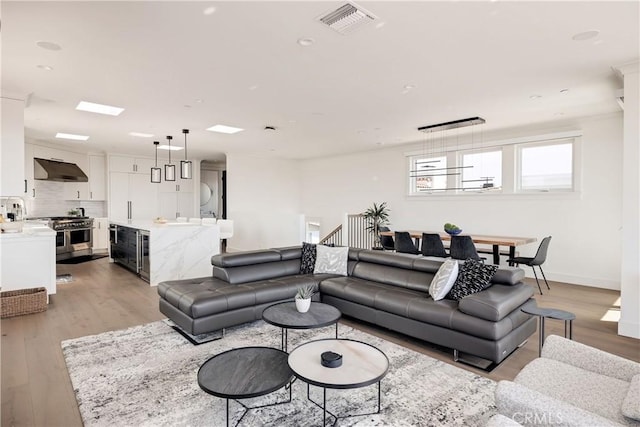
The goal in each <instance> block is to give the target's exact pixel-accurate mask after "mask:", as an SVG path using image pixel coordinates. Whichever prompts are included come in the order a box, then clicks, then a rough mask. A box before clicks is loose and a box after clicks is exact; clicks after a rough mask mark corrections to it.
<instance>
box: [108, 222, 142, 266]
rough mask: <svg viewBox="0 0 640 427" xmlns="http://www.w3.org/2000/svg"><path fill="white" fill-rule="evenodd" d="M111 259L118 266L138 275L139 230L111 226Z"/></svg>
mask: <svg viewBox="0 0 640 427" xmlns="http://www.w3.org/2000/svg"><path fill="white" fill-rule="evenodd" d="M109 227H110V236H111V242H110V244H111V258H112V259H113V262H115V263H116V264H120V265H122V266H123V267H126V268H127V269H129V270H131V271H133V272H134V273H136V274H137V273H138V230H137V229H135V228H131V227H125V226H122V225H116V224H111V225H110V226H109Z"/></svg>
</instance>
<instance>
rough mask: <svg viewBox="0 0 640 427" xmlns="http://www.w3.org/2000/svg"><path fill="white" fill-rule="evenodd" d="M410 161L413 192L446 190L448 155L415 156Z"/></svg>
mask: <svg viewBox="0 0 640 427" xmlns="http://www.w3.org/2000/svg"><path fill="white" fill-rule="evenodd" d="M410 163H411V165H410V171H409V177H410V182H411V184H410V185H411V187H410V188H411V194H421V193H432V192H440V191H445V189H446V188H447V158H446V156H437V157H425V156H413V157H411V160H410Z"/></svg>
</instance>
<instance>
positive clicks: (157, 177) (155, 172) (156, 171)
mask: <svg viewBox="0 0 640 427" xmlns="http://www.w3.org/2000/svg"><path fill="white" fill-rule="evenodd" d="M153 145H155V146H156V166H155V167H153V168H151V182H153V183H155V184H158V183H160V181H162V169H160V168H159V167H158V145H160V141H153Z"/></svg>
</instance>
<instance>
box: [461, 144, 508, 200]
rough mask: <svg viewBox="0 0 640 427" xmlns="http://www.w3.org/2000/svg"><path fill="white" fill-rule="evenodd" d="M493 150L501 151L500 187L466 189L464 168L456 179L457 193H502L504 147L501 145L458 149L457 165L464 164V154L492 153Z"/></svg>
mask: <svg viewBox="0 0 640 427" xmlns="http://www.w3.org/2000/svg"><path fill="white" fill-rule="evenodd" d="M492 152H499V153H500V179H501V182H500V187H493V188H473V189H472V188H469V189H465V188H463V187H464V183H463V182H462V181H463V177H464V170H462V171H461V173H460V175H459V176H458V177H457V179H456V187H457V188H458V189H457V190H456V193H458V194H471V193H487V192H491V193H501V192H502V188H503V187H504V161H505V160H504V158H505V156H504V149H503V147H502V146H501V145H497V146H496V145H493V146H491V147H484V148H473V149H464V150H458V151H456V157H457V165H459V166H460V167H463V166H464V156H465V155H468V154H480V153H492Z"/></svg>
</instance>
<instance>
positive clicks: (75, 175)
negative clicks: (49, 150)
mask: <svg viewBox="0 0 640 427" xmlns="http://www.w3.org/2000/svg"><path fill="white" fill-rule="evenodd" d="M33 177H34V178H35V179H40V180H43V181H62V182H88V181H89V179H88V178H87V175H86V174H85V173H84V172H82V169H80V168H79V167H78V165H76V164H75V163H67V162H59V161H56V160H49V159H38V158H34V159H33Z"/></svg>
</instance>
